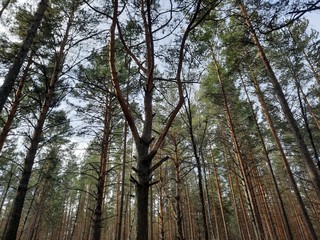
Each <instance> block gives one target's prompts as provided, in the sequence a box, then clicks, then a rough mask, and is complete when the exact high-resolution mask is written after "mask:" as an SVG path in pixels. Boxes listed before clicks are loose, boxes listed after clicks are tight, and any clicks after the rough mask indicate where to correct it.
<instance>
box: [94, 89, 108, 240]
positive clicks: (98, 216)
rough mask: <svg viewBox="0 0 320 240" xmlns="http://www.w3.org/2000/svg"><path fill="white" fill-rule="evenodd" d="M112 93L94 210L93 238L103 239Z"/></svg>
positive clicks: (104, 131)
mask: <svg viewBox="0 0 320 240" xmlns="http://www.w3.org/2000/svg"><path fill="white" fill-rule="evenodd" d="M111 101H112V97H111V94H107V96H106V102H105V113H104V121H103V124H104V127H103V139H102V143H101V154H100V165H99V177H98V183H97V198H96V207H95V211H94V222H93V235H92V240H100V239H101V229H102V221H103V220H102V207H103V199H104V195H105V192H104V189H105V181H106V174H107V160H108V150H109V138H110V131H111V118H112V113H111V111H112V110H111Z"/></svg>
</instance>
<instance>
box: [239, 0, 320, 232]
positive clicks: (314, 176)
mask: <svg viewBox="0 0 320 240" xmlns="http://www.w3.org/2000/svg"><path fill="white" fill-rule="evenodd" d="M237 3H238V5H239V7H240V10H241V13H242V16H243V19H244V21H245V23H246V25H247V27H248V28H249V31H250V33H251V37H252V40H253V42H254V43H255V45H256V47H257V50H258V53H259V56H260V58H261V61H262V63H263V65H264V67H265V70H266V72H267V74H268V76H269V79H270V81H271V83H272V85H273V88H274V91H275V93H276V95H277V98H278V100H279V102H280V105H281V107H282V110H283V113H284V115H285V117H286V119H287V121H288V124H289V127H290V129H291V131H292V134H293V136H294V140H295V142H296V144H297V146H298V148H299V151H300V154H301V157H302V159H303V160H304V163H305V164H306V168H307V171H308V174H309V177H310V180H311V182H312V183H313V187H314V189H315V190H316V193H317V195H318V198H319V199H320V175H319V173H318V171H317V168H316V166H315V165H314V162H313V160H312V157H311V154H310V152H309V150H308V147H307V145H306V143H305V141H304V138H303V136H302V134H301V132H300V130H299V127H298V124H297V122H296V120H295V118H294V116H293V113H292V112H291V110H290V108H289V105H288V102H287V100H286V98H285V95H284V93H283V91H282V88H281V86H280V83H279V81H278V79H277V77H276V75H275V73H274V71H273V69H272V67H271V65H270V62H269V60H268V58H267V56H266V54H265V52H264V49H263V47H262V46H261V44H260V41H259V39H258V36H257V34H256V32H255V29H254V27H253V26H252V24H251V22H250V19H249V17H248V14H247V11H246V9H245V7H244V5H243V4H242V1H241V0H237ZM310 233H311V235H312V236H313V237H316V235H315V232H314V231H313V232H310Z"/></svg>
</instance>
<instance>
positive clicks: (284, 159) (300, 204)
mask: <svg viewBox="0 0 320 240" xmlns="http://www.w3.org/2000/svg"><path fill="white" fill-rule="evenodd" d="M251 78H252V79H251V80H252V81H253V84H254V87H255V89H256V92H257V95H258V100H259V102H260V105H261V108H262V113H263V115H264V116H265V118H266V120H267V123H268V125H269V127H270V131H271V134H272V136H273V138H274V140H275V142H276V145H277V148H278V150H279V152H280V155H281V159H282V162H283V165H284V168H285V170H286V172H287V174H288V176H289V180H290V181H289V182H290V183H291V187H292V189H293V191H294V194H295V196H296V198H297V200H298V207H299V209H300V211H301V213H302V216H303V220H304V223H305V224H306V226H307V228H308V231H309V234H310V237H312V239H317V237H316V233H315V230H314V228H313V225H312V223H311V220H310V218H309V215H308V212H307V209H306V207H305V205H304V203H303V200H302V197H301V194H300V192H299V188H298V186H297V183H296V181H295V179H294V176H293V173H292V171H291V169H290V166H289V162H288V160H287V157H286V155H285V153H284V149H283V147H282V144H281V142H280V139H279V137H278V134H277V131H276V129H275V127H274V124H273V121H272V118H271V116H270V114H269V111H268V109H267V104H266V103H265V101H264V98H263V94H262V91H261V89H260V87H259V84H258V82H257V79H256V77H255V75H253V73H251Z"/></svg>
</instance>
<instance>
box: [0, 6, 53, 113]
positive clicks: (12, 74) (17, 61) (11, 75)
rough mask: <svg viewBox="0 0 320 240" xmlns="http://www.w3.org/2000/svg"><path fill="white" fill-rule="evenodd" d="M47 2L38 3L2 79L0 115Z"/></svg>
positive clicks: (34, 35)
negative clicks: (26, 30)
mask: <svg viewBox="0 0 320 240" xmlns="http://www.w3.org/2000/svg"><path fill="white" fill-rule="evenodd" d="M48 2H49V0H41V1H40V3H39V5H38V9H37V11H36V13H35V15H34V19H33V21H32V23H31V25H30V28H29V30H28V32H27V35H26V38H25V39H24V41H23V43H22V45H21V47H20V49H19V51H18V53H17V55H16V57H15V58H14V61H13V63H12V65H11V67H10V69H9V72H8V73H7V75H6V77H5V79H4V82H3V85H2V86H1V87H0V113H1V112H2V109H3V106H4V104H5V103H6V101H7V98H8V96H9V94H10V93H11V91H12V88H13V86H14V83H15V81H16V79H17V77H18V74H19V72H20V68H21V66H22V64H23V62H24V60H25V59H26V57H27V54H28V52H29V49H30V47H31V45H32V42H33V40H34V38H35V37H36V35H37V31H38V28H39V27H40V24H41V22H42V19H43V17H44V13H45V11H46V10H47V8H48Z"/></svg>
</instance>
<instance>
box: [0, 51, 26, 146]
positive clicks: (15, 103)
mask: <svg viewBox="0 0 320 240" xmlns="http://www.w3.org/2000/svg"><path fill="white" fill-rule="evenodd" d="M31 64H32V56H30V57H29V61H28V64H27V66H26V68H25V70H24V73H23V76H22V77H21V79H20V82H19V86H18V89H17V91H16V94H15V98H14V101H13V103H12V106H11V109H10V112H9V114H8V118H7V121H6V122H5V124H4V126H3V128H2V131H1V134H0V152H1V150H2V148H3V145H4V142H5V140H6V138H7V136H8V133H9V131H10V128H11V125H12V123H13V119H14V117H15V115H16V112H17V110H18V106H19V103H20V99H21V96H22V89H23V87H24V84H25V81H26V79H27V77H28V72H29V69H30V66H31Z"/></svg>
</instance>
